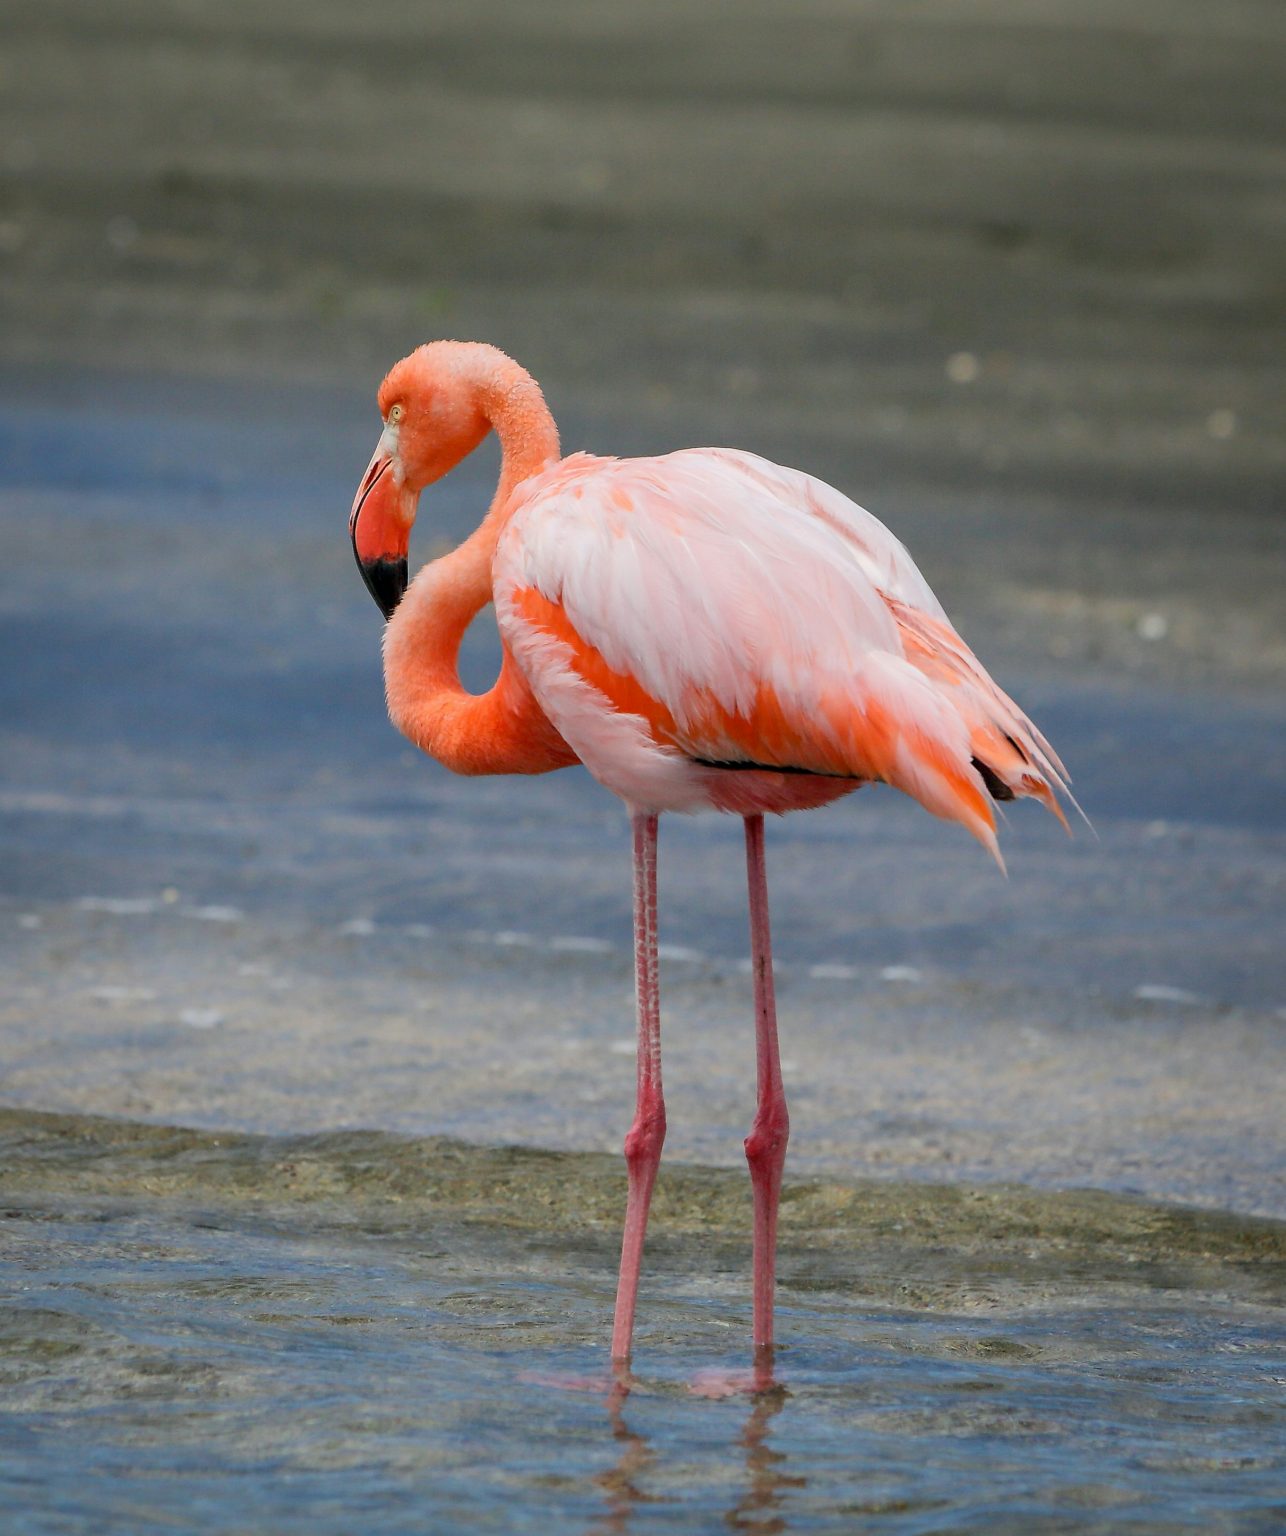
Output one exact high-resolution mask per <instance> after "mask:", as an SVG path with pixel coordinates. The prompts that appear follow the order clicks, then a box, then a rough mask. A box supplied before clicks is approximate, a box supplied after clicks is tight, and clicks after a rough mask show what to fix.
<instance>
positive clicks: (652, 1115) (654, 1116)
mask: <svg viewBox="0 0 1286 1536" xmlns="http://www.w3.org/2000/svg"><path fill="white" fill-rule="evenodd" d="M664 1142H665V1110H664V1108H656V1109H649V1110H647V1111H645V1112H644V1113H642V1114H640V1115H638V1116H637V1118H636V1119H635V1121H634V1124H633V1125H632V1126H630V1128H629V1130H628V1131H627V1132H626V1134H625V1158H626V1161H627V1162H631V1163H633V1162H648V1161H650V1160H652V1159H654V1158H658V1157H660V1155H661V1147H662V1145H663V1144H664Z"/></svg>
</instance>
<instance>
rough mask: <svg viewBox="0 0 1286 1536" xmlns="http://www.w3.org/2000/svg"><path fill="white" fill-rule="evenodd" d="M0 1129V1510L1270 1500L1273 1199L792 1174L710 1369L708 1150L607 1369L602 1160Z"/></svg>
mask: <svg viewBox="0 0 1286 1536" xmlns="http://www.w3.org/2000/svg"><path fill="white" fill-rule="evenodd" d="M0 1147H2V1152H3V1167H4V1170H5V1173H4V1181H5V1212H4V1215H5V1218H6V1219H5V1221H4V1225H3V1232H4V1238H3V1249H2V1254H3V1258H2V1261H0V1273H2V1274H3V1286H4V1292H5V1299H4V1306H3V1313H2V1314H0V1315H2V1317H3V1322H2V1324H0V1379H2V1380H3V1384H4V1385H3V1417H2V1418H0V1425H2V1428H0V1447H2V1450H0V1501H2V1502H3V1504H4V1506H5V1507H7V1509H8V1511H9V1517H8V1521H7V1523H6V1530H7V1531H9V1532H12V1533H14V1536H34V1533H45V1532H53V1531H57V1532H60V1533H64V1532H65V1533H72V1532H91V1531H93V1532H104V1531H122V1532H124V1531H129V1532H143V1531H164V1530H171V1529H175V1530H178V1529H181V1530H185V1531H200V1532H216V1531H217V1532H234V1531H236V1532H240V1531H250V1530H259V1531H267V1530H271V1531H274V1532H291V1531H308V1532H310V1533H329V1532H337V1533H338V1532H351V1531H353V1530H357V1529H361V1528H364V1527H366V1526H368V1525H369V1524H370V1523H371V1522H375V1521H378V1523H379V1528H380V1529H381V1530H385V1531H408V1532H409V1531H424V1530H454V1529H467V1530H470V1531H485V1530H498V1531H523V1530H533V1531H548V1530H582V1531H586V1532H590V1531H601V1532H607V1531H644V1530H649V1529H675V1530H683V1531H706V1530H710V1531H714V1530H722V1529H726V1528H728V1527H729V1526H731V1527H732V1528H733V1529H749V1530H759V1531H808V1530H823V1529H825V1530H835V1529H844V1530H849V1529H868V1528H869V1529H878V1530H881V1531H895V1532H922V1531H946V1530H952V1531H987V1532H991V1531H1009V1530H1013V1531H1055V1530H1067V1529H1076V1530H1078V1531H1079V1530H1097V1529H1112V1530H1129V1531H1180V1530H1200V1531H1212V1530H1236V1531H1258V1530H1263V1531H1268V1530H1272V1529H1276V1528H1279V1527H1280V1521H1281V1520H1282V1519H1284V1518H1286V1496H1284V1494H1283V1478H1284V1477H1286V1433H1284V1432H1286V1390H1284V1386H1283V1383H1284V1382H1286V1327H1284V1326H1283V1318H1282V1314H1281V1311H1280V1305H1279V1304H1280V1301H1281V1299H1282V1274H1283V1265H1284V1263H1286V1229H1283V1227H1282V1226H1281V1224H1279V1223H1273V1222H1270V1221H1255V1220H1251V1219H1241V1218H1233V1217H1228V1216H1226V1215H1220V1214H1217V1213H1196V1212H1184V1211H1180V1210H1176V1209H1174V1208H1165V1207H1156V1206H1150V1205H1147V1204H1145V1203H1144V1202H1140V1201H1129V1200H1122V1199H1118V1198H1114V1197H1108V1196H1103V1195H1097V1194H1091V1193H1080V1194H1075V1193H1073V1194H1050V1195H1038V1194H1035V1193H1033V1192H1031V1191H1023V1190H1019V1189H1009V1190H990V1191H987V1192H985V1193H984V1192H980V1191H970V1190H964V1191H961V1190H956V1191H944V1190H941V1189H937V1190H935V1189H924V1188H917V1187H914V1186H902V1185H896V1184H888V1185H868V1186H860V1187H859V1186H853V1187H845V1186H839V1185H816V1184H814V1185H796V1186H793V1187H792V1189H791V1190H789V1191H788V1198H787V1202H786V1208H785V1214H786V1232H785V1237H784V1252H783V1259H782V1269H783V1276H782V1287H781V1305H780V1333H781V1337H782V1340H783V1344H782V1347H781V1348H780V1349H779V1351H778V1355H777V1359H776V1362H775V1366H774V1369H773V1373H772V1384H771V1386H768V1387H766V1389H765V1390H760V1391H758V1392H749V1391H747V1390H744V1389H742V1390H732V1391H729V1390H728V1389H729V1386H730V1385H731V1386H732V1387H734V1388H735V1387H736V1385H737V1380H738V1375H739V1373H742V1372H744V1370H745V1367H746V1366H747V1363H748V1361H747V1350H746V1344H747V1318H748V1294H747V1293H748V1255H747V1253H746V1251H745V1249H746V1239H745V1228H746V1226H747V1225H748V1222H746V1221H745V1219H744V1218H745V1211H744V1205H745V1192H744V1187H743V1181H742V1180H741V1178H740V1177H739V1176H737V1175H734V1174H733V1173H732V1172H731V1171H722V1170H721V1171H714V1170H701V1169H691V1168H687V1169H685V1168H678V1169H672V1170H668V1178H667V1176H666V1175H665V1174H663V1184H662V1189H661V1191H660V1204H659V1207H658V1213H657V1214H658V1224H657V1228H656V1234H655V1240H654V1241H653V1243H652V1245H651V1250H650V1253H649V1262H648V1266H647V1274H646V1277H645V1285H644V1293H643V1297H642V1302H641V1316H640V1330H639V1337H638V1341H637V1352H636V1360H635V1374H634V1375H633V1376H631V1377H629V1378H627V1379H624V1380H618V1381H616V1382H613V1381H612V1380H611V1379H610V1377H609V1374H608V1369H607V1361H606V1359H605V1348H604V1346H605V1342H606V1329H607V1323H608V1318H609V1314H610V1308H611V1300H612V1291H613V1284H614V1267H615V1242H616V1234H615V1230H614V1222H615V1220H616V1217H617V1215H618V1211H617V1209H616V1207H617V1206H618V1205H619V1199H620V1195H621V1193H622V1191H621V1189H620V1187H619V1186H620V1183H621V1179H620V1174H619V1170H618V1169H617V1168H616V1167H615V1166H614V1163H613V1161H612V1160H609V1159H603V1158H596V1157H593V1156H587V1155H564V1156H560V1157H554V1156H550V1155H547V1154H536V1153H530V1152H522V1151H517V1150H514V1151H508V1152H503V1151H487V1150H483V1149H475V1148H469V1147H467V1146H464V1145H461V1144H458V1143H428V1142H411V1141H404V1140H399V1139H397V1138H390V1137H380V1136H370V1135H365V1136H363V1135H348V1136H329V1137H314V1138H294V1139H273V1138H259V1137H237V1136H216V1135H206V1134H196V1133H192V1132H186V1131H184V1132H176V1131H169V1130H166V1129H164V1128H156V1127H142V1126H129V1125H122V1124H121V1123H120V1122H108V1121H95V1120H92V1119H79V1118H75V1117H61V1116H43V1115H16V1114H8V1115H6V1116H4V1117H3V1124H2V1125H0ZM761 1385H763V1384H762V1383H761ZM71 1468H75V1473H74V1475H72V1474H71V1473H70V1472H69V1469H71Z"/></svg>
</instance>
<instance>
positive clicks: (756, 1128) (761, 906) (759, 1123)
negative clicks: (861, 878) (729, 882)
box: [745, 816, 790, 1355]
mask: <svg viewBox="0 0 1286 1536" xmlns="http://www.w3.org/2000/svg"><path fill="white" fill-rule="evenodd" d="M746 880H747V885H748V887H749V892H750V951H751V963H752V967H753V975H754V987H755V1069H756V1078H757V1092H758V1106H757V1108H756V1111H755V1120H754V1124H753V1125H752V1126H751V1128H750V1135H749V1136H747V1137H746V1142H745V1146H746V1161H747V1162H748V1163H749V1164H750V1182H751V1186H752V1188H753V1190H754V1210H755V1257H754V1277H755V1300H754V1345H755V1353H756V1354H757V1355H763V1354H766V1353H767V1352H768V1351H769V1350H771V1349H772V1342H773V1292H774V1290H775V1288H776V1278H777V1204H778V1201H779V1199H780V1196H781V1174H782V1168H783V1167H784V1166H785V1162H786V1142H787V1140H788V1138H789V1136H790V1116H789V1115H788V1114H787V1112H786V1092H785V1089H784V1087H783V1086H782V1080H781V1059H780V1056H779V1054H778V1049H777V999H776V995H775V991H774V988H773V969H772V936H771V934H770V932H769V927H768V876H767V871H766V870H765V867H764V818H763V817H762V816H747V817H746Z"/></svg>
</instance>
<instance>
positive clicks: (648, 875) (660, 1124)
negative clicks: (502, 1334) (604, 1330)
mask: <svg viewBox="0 0 1286 1536" xmlns="http://www.w3.org/2000/svg"><path fill="white" fill-rule="evenodd" d="M656 821H657V819H656V816H655V815H648V814H644V813H643V812H638V811H636V812H635V813H634V815H633V817H632V825H633V829H634V991H635V998H636V1000H637V1005H638V1028H639V1045H638V1091H637V1097H636V1099H635V1107H634V1124H633V1125H631V1126H630V1129H629V1133H628V1134H627V1136H626V1138H625V1166H626V1169H627V1170H628V1173H629V1198H628V1200H627V1202H626V1206H625V1237H624V1239H623V1241H622V1243H621V1276H620V1280H619V1281H618V1282H617V1287H616V1319H615V1321H614V1322H613V1324H612V1359H613V1360H614V1361H627V1360H628V1359H629V1358H630V1344H631V1341H632V1339H633V1337H634V1304H635V1302H636V1301H637V1299H638V1293H639V1269H640V1267H641V1265H642V1263H643V1239H644V1236H645V1235H646V1233H647V1213H648V1207H649V1206H650V1205H651V1203H652V1188H653V1186H654V1185H655V1183H656V1170H657V1168H658V1166H659V1165H660V1162H661V1145H662V1143H663V1142H664V1141H665V1098H664V1096H663V1095H662V1092H661V996H660V988H659V986H658V982H657V960H656Z"/></svg>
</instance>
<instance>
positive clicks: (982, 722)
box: [493, 448, 1060, 853]
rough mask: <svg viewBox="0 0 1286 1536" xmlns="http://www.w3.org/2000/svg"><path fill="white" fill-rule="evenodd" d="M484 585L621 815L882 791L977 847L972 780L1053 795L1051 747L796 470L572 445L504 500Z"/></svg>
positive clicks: (881, 546) (857, 515)
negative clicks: (892, 788)
mask: <svg viewBox="0 0 1286 1536" xmlns="http://www.w3.org/2000/svg"><path fill="white" fill-rule="evenodd" d="M493 590H494V594H495V602H496V616H497V621H498V623H499V626H500V632H501V635H502V637H503V638H504V640H505V642H506V645H507V647H508V649H509V651H510V653H511V654H512V655H513V657H514V658H515V660H516V661H517V663H518V665H519V667H520V668H521V670H522V672H523V673H524V675H525V677H526V679H527V681H528V683H529V684H530V686H531V689H532V692H533V694H534V696H535V698H536V700H537V701H538V703H539V704H540V706H541V708H542V710H543V711H544V712H545V713H546V715H547V716H548V718H549V719H550V720H551V721H552V723H553V724H554V726H555V727H556V729H557V730H558V732H559V733H560V735H561V736H562V737H563V739H564V740H565V741H566V742H567V743H568V745H569V746H570V747H571V748H572V750H573V751H575V753H576V755H577V756H578V757H579V759H580V760H581V761H582V762H583V763H584V764H585V766H586V767H587V768H588V769H589V770H590V772H591V773H592V774H593V775H594V776H595V777H596V778H597V779H599V780H600V781H601V782H602V783H603V784H605V785H606V786H607V787H608V788H609V789H611V790H613V791H614V792H615V793H616V794H618V795H619V796H620V797H621V798H622V799H623V800H625V801H626V802H627V803H628V804H630V805H632V806H634V807H636V808H638V809H643V810H651V811H693V810H706V809H715V810H735V811H737V812H739V813H741V814H743V815H744V814H751V813H753V812H756V811H758V812H762V811H776V812H782V811H786V810H793V809H806V808H810V807H812V806H816V805H819V804H823V803H825V802H826V801H827V800H832V799H835V798H836V797H837V796H839V795H841V794H845V793H848V792H850V791H851V790H853V789H856V788H857V787H858V786H859V784H861V783H862V782H865V781H870V780H882V781H885V782H887V783H890V784H893V785H896V786H897V787H898V788H899V789H902V790H905V791H906V792H907V793H908V794H911V795H913V796H914V797H915V798H916V799H917V800H919V801H920V803H921V804H922V805H924V806H925V807H926V809H928V810H930V811H932V812H934V814H936V815H938V816H943V817H948V818H950V819H953V820H956V821H960V822H962V823H963V824H964V825H965V826H966V827H968V829H969V830H970V831H971V832H973V833H974V835H975V836H977V837H978V838H979V839H980V840H981V841H983V842H984V844H985V845H986V846H987V847H988V848H989V849H990V850H991V851H992V852H993V853H995V852H996V841H995V819H994V815H993V813H992V810H991V801H990V795H989V793H988V786H987V782H986V780H985V779H984V776H983V775H984V772H986V773H987V774H989V775H990V777H991V780H992V783H993V785H995V784H996V783H997V782H998V783H999V786H1000V787H1001V792H1002V794H1003V795H1004V797H1005V798H1016V797H1019V796H1023V795H1036V796H1038V797H1040V798H1043V799H1046V800H1047V803H1054V802H1053V800H1052V795H1051V794H1050V789H1049V780H1050V779H1051V778H1052V779H1053V780H1054V781H1055V782H1060V780H1059V778H1058V770H1057V768H1056V767H1055V766H1054V763H1053V761H1052V760H1051V756H1050V753H1049V749H1048V747H1047V745H1046V743H1044V741H1043V739H1042V738H1041V737H1040V736H1039V734H1038V733H1037V732H1036V731H1035V728H1034V727H1033V726H1032V725H1031V723H1030V721H1028V720H1027V718H1026V717H1025V716H1024V715H1023V714H1022V713H1021V711H1019V710H1018V708H1017V707H1016V706H1015V705H1014V704H1013V702H1012V701H1011V700H1010V699H1008V698H1007V697H1006V696H1005V695H1004V694H1003V693H1002V692H1001V691H1000V689H999V688H997V687H996V685H995V684H994V683H993V682H992V681H991V679H990V678H989V677H988V676H987V674H986V673H985V672H984V671H983V669H982V667H981V666H980V665H979V663H978V662H977V661H976V659H975V658H974V657H973V655H972V653H971V652H970V651H969V650H968V648H967V647H966V646H965V644H964V642H963V641H962V640H961V639H960V637H959V636H958V635H957V634H956V632H955V631H954V630H953V629H952V628H951V625H950V624H949V622H948V620H947V618H946V615H945V613H944V612H943V610H942V607H941V605H940V604H939V602H938V600H937V599H936V598H935V597H934V595H933V592H932V590H931V589H930V587H929V585H928V583H927V582H926V581H925V579H924V577H923V576H922V575H921V574H920V572H919V570H918V569H917V568H916V566H915V563H914V562H913V560H912V559H911V557H910V555H909V554H908V553H907V551H906V549H905V548H904V546H903V545H902V544H901V543H900V542H899V540H897V539H896V538H895V537H894V536H893V535H892V534H891V533H890V532H889V530H888V529H887V528H886V527H885V526H884V525H883V524H882V523H881V522H880V521H879V520H878V519H877V518H875V517H873V516H872V515H871V514H870V513H869V512H867V511H865V510H864V509H863V508H861V507H859V506H857V505H855V504H854V503H853V502H851V501H849V500H848V498H847V497H845V496H842V495H841V494H840V493H839V492H838V491H836V490H834V489H833V488H832V487H831V486H829V485H826V484H824V483H823V482H822V481H820V480H816V479H813V478H812V477H811V476H809V475H805V474H802V473H800V472H799V471H798V470H791V469H783V468H782V467H780V466H779V465H776V464H771V463H769V462H768V461H767V460H765V459H761V458H757V457H756V456H755V455H753V454H749V453H742V452H735V451H732V450H728V449H717V448H716V449H712V448H704V449H687V450H684V451H681V452H678V453H671V454H668V455H665V456H664V457H660V458H651V459H623V460H620V459H599V458H594V457H592V456H590V455H588V454H575V455H573V456H571V457H570V458H567V459H564V460H562V461H561V462H560V463H558V464H556V465H554V466H552V467H551V468H549V469H547V470H545V471H544V472H543V473H541V474H538V475H536V476H534V477H533V478H531V479H529V480H527V481H525V482H524V483H523V484H521V485H520V486H519V487H517V489H516V490H515V492H514V494H513V497H512V499H511V503H510V507H509V510H508V516H507V519H506V522H505V526H504V530H503V532H502V534H501V536H500V539H499V543H498V546H497V550H496V555H495V561H494V566H493ZM980 765H981V766H980Z"/></svg>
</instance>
